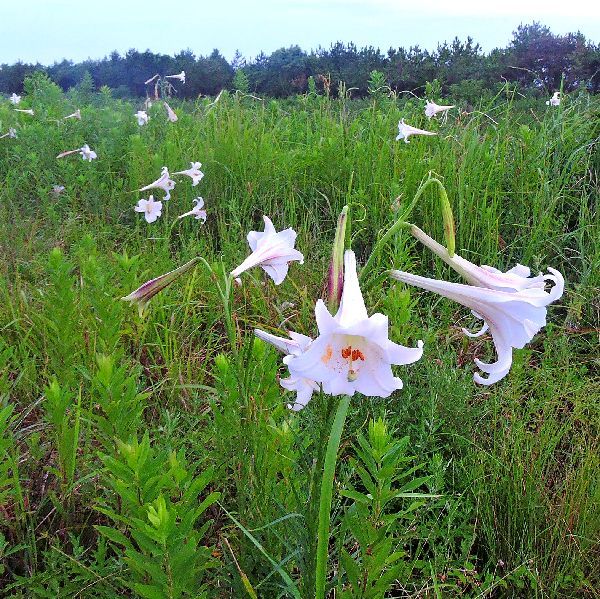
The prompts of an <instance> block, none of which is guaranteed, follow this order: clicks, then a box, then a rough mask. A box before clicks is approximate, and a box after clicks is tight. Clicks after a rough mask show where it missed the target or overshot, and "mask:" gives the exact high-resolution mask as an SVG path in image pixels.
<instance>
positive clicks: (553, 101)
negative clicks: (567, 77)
mask: <svg viewBox="0 0 600 599" xmlns="http://www.w3.org/2000/svg"><path fill="white" fill-rule="evenodd" d="M546 106H560V92H554V94H552V97H551V98H550V99H549V100H546Z"/></svg>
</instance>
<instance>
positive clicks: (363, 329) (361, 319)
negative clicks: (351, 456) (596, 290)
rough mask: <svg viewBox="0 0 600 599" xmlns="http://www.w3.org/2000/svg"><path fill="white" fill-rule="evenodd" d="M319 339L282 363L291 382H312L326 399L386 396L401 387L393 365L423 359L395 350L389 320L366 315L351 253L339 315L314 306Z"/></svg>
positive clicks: (403, 349)
mask: <svg viewBox="0 0 600 599" xmlns="http://www.w3.org/2000/svg"><path fill="white" fill-rule="evenodd" d="M315 316H316V320H317V326H318V327H319V336H318V337H317V338H316V339H315V340H314V341H313V342H312V343H311V344H310V346H309V347H308V348H307V349H306V351H304V352H303V353H302V354H301V355H298V356H294V357H293V358H292V359H287V358H286V359H285V360H284V362H285V363H286V364H287V366H288V368H289V371H290V374H291V375H292V376H293V377H303V378H307V379H311V380H314V381H316V382H317V383H320V384H321V385H323V390H324V391H325V392H326V393H330V394H331V395H342V394H343V395H350V396H352V395H354V393H355V392H359V393H362V394H363V395H367V396H369V397H389V396H390V395H391V394H392V393H393V392H394V391H395V390H397V389H401V388H402V381H401V380H400V379H399V378H397V377H395V376H394V375H393V373H392V368H391V365H392V364H411V363H413V362H416V361H417V360H418V359H419V358H421V356H422V355H423V342H422V341H419V342H418V344H417V347H416V348H409V347H404V346H402V345H398V344H396V343H394V342H392V341H390V340H389V338H388V318H387V316H385V315H384V314H379V313H377V314H373V315H372V316H370V317H369V316H368V314H367V309H366V307H365V303H364V300H363V297H362V293H361V290H360V287H359V284H358V276H357V274H356V258H355V256H354V252H353V251H352V250H346V252H345V254H344V290H343V292H342V300H341V302H340V307H339V310H338V311H337V313H336V315H335V316H332V315H331V314H330V313H329V311H328V310H327V308H326V307H325V304H324V303H323V300H318V301H317V304H316V306H315Z"/></svg>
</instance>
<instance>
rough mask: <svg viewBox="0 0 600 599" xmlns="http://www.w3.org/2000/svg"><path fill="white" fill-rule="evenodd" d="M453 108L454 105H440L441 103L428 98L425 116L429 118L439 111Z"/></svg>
mask: <svg viewBox="0 0 600 599" xmlns="http://www.w3.org/2000/svg"><path fill="white" fill-rule="evenodd" d="M451 108H454V105H452V106H440V105H439V104H436V103H435V102H430V101H429V100H427V104H426V106H425V116H426V117H428V118H431V117H432V116H435V115H436V114H437V113H438V112H446V111H448V110H450V109H451Z"/></svg>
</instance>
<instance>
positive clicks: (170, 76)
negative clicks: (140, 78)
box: [165, 71, 185, 83]
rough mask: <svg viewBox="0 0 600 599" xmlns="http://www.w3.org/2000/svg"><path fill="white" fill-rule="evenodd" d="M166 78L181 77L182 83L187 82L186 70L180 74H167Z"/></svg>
mask: <svg viewBox="0 0 600 599" xmlns="http://www.w3.org/2000/svg"><path fill="white" fill-rule="evenodd" d="M165 79H179V81H181V83H185V71H181V73H179V74H178V75H166V76H165Z"/></svg>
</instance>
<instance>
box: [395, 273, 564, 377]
mask: <svg viewBox="0 0 600 599" xmlns="http://www.w3.org/2000/svg"><path fill="white" fill-rule="evenodd" d="M548 270H549V271H550V273H551V274H548V275H544V277H543V278H544V281H550V282H552V283H554V286H553V287H552V289H551V290H550V291H549V292H547V291H545V290H544V289H543V288H542V287H538V286H533V287H527V288H524V289H520V290H519V291H514V290H513V291H498V290H496V289H488V288H484V287H476V286H471V285H463V284H461V283H448V282H446V281H438V280H436V279H428V278H426V277H420V276H417V275H412V274H410V273H407V272H402V271H399V270H393V271H391V273H390V274H391V276H392V277H394V278H395V279H398V280H399V281H402V282H403V283H407V284H409V285H414V286H416V287H420V288H421V289H425V290H427V291H433V292H434V293H438V294H440V295H443V296H444V297H447V298H449V299H451V300H454V301H456V302H458V303H459V304H462V305H463V306H466V307H467V308H470V309H471V310H472V312H473V314H474V315H475V316H476V317H477V318H480V319H482V320H483V321H484V324H483V327H482V328H481V330H480V331H478V332H477V333H470V332H469V331H467V330H466V329H463V332H464V333H465V334H466V335H468V336H469V337H479V336H481V335H483V334H484V333H485V332H486V331H487V330H488V329H489V331H490V333H491V335H492V339H493V341H494V345H495V346H496V352H497V354H498V359H497V360H496V362H493V363H491V364H488V363H485V362H482V361H481V360H478V359H476V360H475V364H476V365H477V366H478V367H479V369H480V370H481V371H482V372H483V373H485V374H487V375H488V376H487V377H484V376H482V375H481V374H479V373H475V375H474V376H473V379H474V380H475V382H476V383H479V384H481V385H491V384H493V383H495V382H497V381H499V380H500V379H502V378H504V377H505V376H506V375H507V374H508V371H509V370H510V367H511V365H512V350H513V348H516V349H521V348H523V347H525V344H527V343H529V341H531V340H532V339H533V337H534V335H535V334H536V333H537V332H538V331H539V330H540V329H541V328H542V327H544V326H545V325H546V306H548V305H549V304H550V303H552V302H554V301H556V300H557V299H559V298H560V297H561V296H562V293H563V290H564V279H563V277H562V275H561V274H560V273H559V272H558V271H557V270H554V269H553V268H549V269H548ZM500 274H503V273H500ZM517 276H518V275H517Z"/></svg>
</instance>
